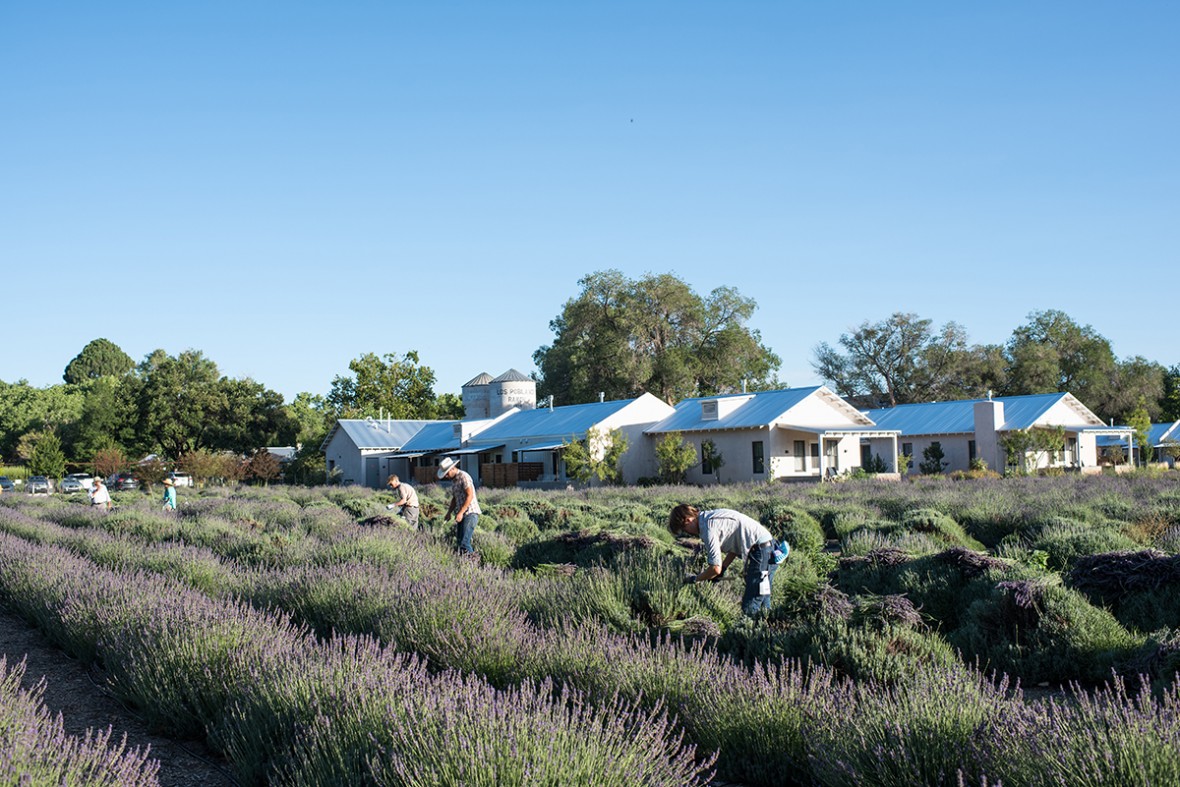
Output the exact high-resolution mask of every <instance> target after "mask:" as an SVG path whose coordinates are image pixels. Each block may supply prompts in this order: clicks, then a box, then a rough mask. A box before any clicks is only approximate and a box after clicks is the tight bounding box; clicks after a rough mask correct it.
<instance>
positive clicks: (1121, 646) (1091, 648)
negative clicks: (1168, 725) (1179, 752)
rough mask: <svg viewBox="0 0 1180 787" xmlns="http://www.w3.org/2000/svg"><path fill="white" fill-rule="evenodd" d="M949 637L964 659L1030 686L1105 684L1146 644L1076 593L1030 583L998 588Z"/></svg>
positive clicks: (977, 603) (974, 604)
mask: <svg viewBox="0 0 1180 787" xmlns="http://www.w3.org/2000/svg"><path fill="white" fill-rule="evenodd" d="M950 639H951V642H952V644H954V645H956V646H957V647H959V648H960V649H961V650H962V651H963V653H964V656H965V657H967V658H973V659H977V660H978V662H979V663H980V664H981V665H982V666H984V667H985V668H987V669H993V670H997V671H1001V672H1006V673H1008V674H1010V675H1013V676H1020V677H1021V679H1023V680H1025V681H1027V682H1030V683H1040V682H1045V681H1047V682H1050V683H1062V682H1067V681H1070V680H1082V681H1085V682H1089V683H1097V682H1100V681H1102V680H1104V679H1105V678H1106V677H1107V676H1108V675H1110V672H1111V669H1112V668H1113V666H1114V664H1115V662H1116V661H1119V660H1122V659H1125V658H1126V657H1127V656H1128V655H1129V653H1130V652H1131V651H1132V650H1134V649H1135V648H1137V647H1139V646H1140V645H1141V644H1142V639H1141V638H1137V637H1135V636H1134V635H1132V634H1131V633H1130V632H1128V631H1127V630H1126V629H1125V628H1123V627H1122V626H1121V625H1120V624H1119V622H1118V621H1117V620H1116V619H1115V618H1114V616H1113V615H1111V614H1110V613H1109V612H1107V611H1105V610H1101V609H1098V608H1096V607H1094V606H1093V605H1092V604H1090V603H1089V602H1088V601H1086V598H1085V597H1084V596H1083V595H1082V594H1080V593H1078V592H1077V591H1074V590H1070V589H1067V588H1064V587H1062V586H1060V585H1058V584H1053V583H1050V582H1044V581H1031V580H1015V581H1006V582H1000V583H998V584H997V585H995V586H994V587H993V588H991V590H990V592H988V593H987V594H986V595H985V596H984V597H983V598H980V599H978V600H976V601H974V602H972V604H971V605H970V607H968V609H967V610H966V612H965V613H964V615H963V619H962V625H961V626H960V627H959V628H958V629H957V630H956V631H954V632H953V633H952V634H951V636H950Z"/></svg>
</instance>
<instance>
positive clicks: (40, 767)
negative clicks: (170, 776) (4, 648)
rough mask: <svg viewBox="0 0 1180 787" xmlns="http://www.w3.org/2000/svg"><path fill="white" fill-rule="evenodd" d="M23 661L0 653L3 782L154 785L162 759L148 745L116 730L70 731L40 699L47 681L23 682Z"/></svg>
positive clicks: (105, 786) (97, 786) (0, 773)
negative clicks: (11, 661)
mask: <svg viewBox="0 0 1180 787" xmlns="http://www.w3.org/2000/svg"><path fill="white" fill-rule="evenodd" d="M24 672H25V665H24V663H23V662H22V663H20V664H17V665H16V666H14V667H12V668H11V669H9V668H8V659H7V657H5V656H3V655H0V784H11V785H30V787H31V786H32V785H42V784H44V785H64V786H66V787H69V786H70V785H94V787H154V786H155V785H158V784H159V781H158V780H157V779H156V773H157V772H158V771H159V769H160V763H159V762H158V761H156V760H152V759H149V752H148V751H146V750H145V751H142V752H141V751H140V750H139V749H138V748H136V749H131V750H128V749H127V739H126V737H125V736H124V738H123V739H122V740H121V741H119V742H115V741H112V731H111V728H110V727H108V728H107V729H106V730H104V731H99V732H95V731H93V730H87V732H86V734H85V736H83V737H82V738H77V737H75V736H71V735H67V734H66V733H65V729H64V728H63V726H62V718H61V714H58V715H57V716H53V715H51V714H50V713H49V711H48V710H46V708H45V706H44V705H43V704H42V703H41V697H42V695H43V693H44V690H45V686H44V683H39V684H37V685H36V686H34V687H33V688H32V689H28V690H26V689H23V688H21V678H22V677H23V676H24Z"/></svg>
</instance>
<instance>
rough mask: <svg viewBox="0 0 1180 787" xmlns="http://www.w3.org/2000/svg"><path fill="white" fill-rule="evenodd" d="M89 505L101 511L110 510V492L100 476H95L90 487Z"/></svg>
mask: <svg viewBox="0 0 1180 787" xmlns="http://www.w3.org/2000/svg"><path fill="white" fill-rule="evenodd" d="M90 505H92V506H94V507H95V508H101V509H102V510H103V511H110V510H111V493H110V492H108V491H107V485H106V484H104V483H103V481H102V479H101V478H97V477H96V478H95V479H94V484H93V485H92V486H91V487H90Z"/></svg>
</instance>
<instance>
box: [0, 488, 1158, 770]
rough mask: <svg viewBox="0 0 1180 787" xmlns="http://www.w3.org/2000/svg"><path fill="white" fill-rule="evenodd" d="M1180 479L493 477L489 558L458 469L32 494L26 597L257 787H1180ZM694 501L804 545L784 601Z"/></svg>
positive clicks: (23, 549)
mask: <svg viewBox="0 0 1180 787" xmlns="http://www.w3.org/2000/svg"><path fill="white" fill-rule="evenodd" d="M1177 475H1178V474H1175V473H1173V474H1163V475H1157V476H1148V475H1143V476H1124V477H1105V476H1103V477H1092V478H1077V477H1064V478H1038V479H1033V478H1024V479H991V480H985V479H980V480H968V481H950V480H947V479H939V480H934V481H930V482H926V481H922V482H918V483H909V482H906V483H893V484H889V483H877V482H873V481H854V482H848V483H842V484H824V485H819V486H763V485H759V486H736V487H711V488H706V489H696V488H673V487H657V488H651V489H626V490H624V489H595V490H587V491H581V492H564V493H541V492H523V491H516V490H502V491H497V490H485V491H484V492H483V493H482V494H481V502H482V504H483V508H484V511H485V516H484V517H483V518H481V520H480V525H481V527H480V529H479V530H478V531H477V533H476V548H477V549H478V550H479V552H480V554H481V556H482V561H481V562H480V563H478V564H477V563H473V562H470V561H460V560H459V559H458V558H457V557H456V556H455V555H454V554H453V553H452V539H451V534H450V533H449V532H448V530H447V528H446V527H444V526H443V524H442V523H441V515H442V513H443V511H444V509H445V501H444V498H443V494H442V490H439V489H435V488H427V489H424V490H422V501H423V520H424V522H425V525H424V529H423V532H415V531H412V530H410V529H409V528H407V527H406V526H405V525H404V523H402V522H401V521H400V520H398V519H397V518H396V517H392V516H389V515H388V512H387V511H386V509H385V504H386V503H388V502H390V498H389V495H388V494H385V493H379V492H373V491H370V490H365V489H358V488H347V489H339V488H317V489H303V488H282V487H279V488H270V489H259V488H241V489H237V490H234V491H220V490H219V491H206V492H200V493H198V492H196V491H195V490H193V491H192V492H191V493H190V494H188V495H187V496H182V498H181V505H180V508H179V510H178V511H177V512H176V513H174V514H173V513H164V512H161V511H159V510H158V508H157V506H156V505H155V502H154V500H152V501H149V500H148V499H147V498H146V497H145V496H142V495H139V494H137V493H125V494H123V495H121V496H119V497H117V499H116V503H117V507H116V510H115V511H113V512H111V513H109V514H105V513H99V512H94V511H91V510H90V509H88V508H87V507H86V506H85V505H84V504H83V503H82V501H71V500H69V499H66V498H62V497H58V498H36V499H33V498H26V497H23V496H11V497H7V496H6V497H4V498H0V601H2V602H3V603H4V604H5V605H6V606H8V607H9V608H11V609H13V610H15V611H17V612H18V613H19V614H21V615H22V616H24V617H25V618H26V619H28V620H29V621H30V622H31V623H33V624H34V625H36V626H37V627H39V628H40V629H41V630H42V631H44V632H45V633H46V634H47V635H48V636H49V637H50V638H51V639H52V640H53V641H54V642H55V643H57V644H58V645H59V646H60V647H61V648H62V649H64V650H65V651H67V652H68V653H70V654H71V655H73V656H76V657H77V658H79V659H82V660H84V661H88V662H93V663H94V664H95V665H96V666H97V667H98V669H99V670H100V672H101V674H102V675H103V676H104V678H105V680H106V682H107V684H108V686H109V689H110V690H112V691H114V692H116V693H117V694H118V696H120V697H121V698H122V699H123V700H124V701H125V702H126V703H128V704H129V705H132V706H134V707H136V708H137V709H138V710H139V712H141V713H142V714H144V716H146V717H147V718H148V719H149V721H150V722H151V723H152V724H153V725H154V726H155V727H156V728H158V729H159V730H161V731H162V732H164V733H165V734H167V735H170V736H175V737H177V738H181V739H194V738H195V739H202V740H204V741H206V742H207V743H208V745H209V746H210V747H211V748H212V749H214V750H215V751H218V752H220V753H222V754H223V755H224V756H225V757H226V759H227V760H228V761H229V762H230V763H231V764H232V767H233V768H234V770H235V773H236V776H237V778H238V779H239V781H240V782H241V783H242V784H250V785H262V784H267V785H271V784H273V785H338V784H374V785H402V784H405V785H439V784H445V785H460V784H463V785H483V784H486V785H502V784H563V785H564V784H587V785H589V784H595V785H597V784H606V785H609V784H619V785H632V784H648V785H657V784H659V785H688V784H707V783H711V782H713V781H716V780H725V781H727V782H738V783H742V784H748V785H771V784H775V785H778V784H800V785H811V784H822V785H846V784H879V785H914V784H931V785H940V784H947V785H959V784H964V785H998V784H1003V785H1066V784H1070V785H1076V784H1087V785H1090V784H1092V785H1100V784H1103V785H1105V784H1109V785H1115V784H1117V785H1128V784H1144V785H1147V784H1173V783H1180V694H1178V693H1177V692H1178V691H1180V689H1177V684H1176V683H1175V681H1174V676H1175V672H1176V670H1177V669H1178V668H1180V635H1178V634H1177V631H1178V630H1180V600H1177V597H1178V596H1180V593H1177V590H1180V557H1178V556H1177V553H1178V552H1180V483H1178V481H1177ZM677 502H692V503H694V504H697V505H700V506H702V507H715V506H729V507H734V508H738V509H740V510H743V511H746V512H748V513H750V514H751V515H754V516H757V517H758V518H760V519H761V520H762V521H763V522H764V523H765V524H767V526H768V527H770V528H771V530H772V531H774V532H775V533H776V535H781V536H783V537H786V538H788V539H789V540H790V541H791V543H792V545H793V546H794V549H793V552H792V556H791V558H790V560H789V561H788V562H787V563H786V564H784V566H783V567H782V568H781V570H780V571H779V573H778V576H777V577H776V580H775V588H774V607H773V609H772V611H771V613H770V614H769V615H768V616H766V617H765V618H762V619H758V620H749V619H745V618H743V617H742V616H741V615H740V612H739V609H738V600H739V598H740V594H741V588H740V577H737V576H726V577H725V578H724V579H723V580H722V581H721V582H718V583H712V584H705V585H685V584H683V581H682V577H683V576H684V574H685V572H686V571H693V570H698V569H699V568H700V567H701V557H700V556H699V554H697V553H696V552H695V551H694V549H693V546H694V545H693V543H692V542H690V541H684V542H677V541H676V540H674V539H673V538H672V537H671V536H670V535H669V534H668V532H667V531H666V529H665V528H664V527H663V523H664V521H665V519H666V516H667V512H668V510H669V509H670V508H671V506H672V505H674V504H675V503H677ZM733 573H736V572H733ZM2 672H3V670H0V673H2ZM2 677H3V675H2V674H0V678H2ZM35 700H36V698H35V697H28V696H25V695H18V694H17V693H14V692H12V691H0V720H4V721H3V723H0V775H3V774H5V773H8V771H4V770H3V769H4V768H10V770H11V772H13V773H17V772H20V771H19V768H21V767H24V766H22V765H21V764H20V763H21V762H23V760H21V758H22V757H24V756H26V755H25V754H23V753H22V752H26V751H27V750H28V746H27V744H26V743H24V741H28V740H30V739H31V738H30V736H36V735H42V736H44V735H49V736H52V735H54V730H53V728H52V724H51V723H50V720H47V719H45V718H42V717H43V716H44V714H42V715H41V716H38V714H37V711H36V707H35V706H36V702H35ZM29 708H32V710H29ZM11 719H22V720H23V721H22V722H21V723H20V724H19V725H18V724H15V723H14V722H12V721H10V720H11ZM83 743H84V744H85V746H89V747H90V749H88V751H90V750H93V752H94V753H93V754H92V755H88V756H90V757H91V759H92V760H101V761H102V762H103V763H104V765H103V766H102V767H105V768H107V769H108V770H109V771H110V773H112V774H114V775H113V776H111V777H110V778H109V779H107V777H106V776H104V777H103V778H104V779H106V780H105V781H100V780H98V779H97V778H96V779H94V780H91V781H87V779H86V778H74V780H73V781H69V780H68V779H67V780H66V781H65V782H64V783H79V784H81V783H104V784H148V783H154V782H152V781H151V779H152V774H153V773H154V771H153V769H152V763H151V761H150V760H144V758H143V757H142V756H141V755H140V754H139V753H138V752H127V751H123V750H121V749H120V748H119V747H118V746H117V745H115V744H117V742H112V741H107V740H97V741H88V742H83ZM79 745H82V744H79ZM85 746H84V747H85ZM84 747H83V748H84ZM30 767H31V766H30ZM71 767H73V766H71ZM87 767H93V766H91V765H86V764H79V765H77V769H84V768H87ZM63 778H64V777H63ZM63 778H58V777H56V776H54V777H52V778H49V777H47V779H48V780H42V781H34V782H31V783H53V784H58V783H63ZM0 780H2V779H0ZM14 783H21V782H19V781H16V782H14Z"/></svg>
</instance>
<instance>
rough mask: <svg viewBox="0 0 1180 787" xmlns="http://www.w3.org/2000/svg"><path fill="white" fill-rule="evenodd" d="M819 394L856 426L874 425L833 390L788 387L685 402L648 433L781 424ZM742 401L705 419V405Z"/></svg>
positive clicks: (762, 426)
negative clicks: (804, 403) (783, 419)
mask: <svg viewBox="0 0 1180 787" xmlns="http://www.w3.org/2000/svg"><path fill="white" fill-rule="evenodd" d="M813 395H818V396H820V397H822V398H823V399H825V400H826V401H827V402H828V403H829V404H831V405H832V406H833V407H834V408H836V409H838V410H842V411H844V412H845V414H846V415H847V416H848V419H849V420H850V421H851V422H852V423H859V424H862V425H864V426H872V423H871V421H870V420H869V419H868V418H867V417H866V416H865V415H864V414H863V413H861V412H860V411H858V410H856V409H855V408H854V407H852V406H851V405H849V404H848V403H847V402H845V401H844V400H843V399H841V398H840V397H838V396H836V395H835V394H834V393H832V391H831V390H829V389H828V388H826V387H824V386H822V385H815V386H811V387H809V388H784V389H782V390H777V391H758V392H757V393H752V394H750V393H746V394H729V395H725V396H700V397H696V398H693V399H685V400H684V401H682V402H680V403H679V404H677V405H676V412H674V413H672V414H671V415H669V416H668V417H667V418H665V419H664V420H662V421H660V422H659V423H658V424H656V425H655V426H653V427H651V428H650V429H647V430H645V431H646V433H647V434H661V433H665V432H704V431H710V432H711V431H717V430H719V429H759V428H764V427H768V426H770V425H771V424H774V423H778V422H779V421H780V419H782V417H783V416H784V415H786V414H787V412H788V411H790V409H791V408H792V407H794V406H795V405H797V404H799V403H800V402H802V401H803V400H804V399H806V398H808V397H809V396H813ZM713 400H716V401H727V400H729V401H731V402H732V401H741V400H744V401H743V402H742V403H741V404H738V405H737V406H736V407H735V408H734V409H733V410H732V411H731V412H729V413H727V414H726V415H723V416H721V417H720V418H717V419H714V420H708V421H706V420H704V419H703V418H702V408H701V402H704V401H713Z"/></svg>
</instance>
